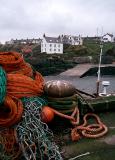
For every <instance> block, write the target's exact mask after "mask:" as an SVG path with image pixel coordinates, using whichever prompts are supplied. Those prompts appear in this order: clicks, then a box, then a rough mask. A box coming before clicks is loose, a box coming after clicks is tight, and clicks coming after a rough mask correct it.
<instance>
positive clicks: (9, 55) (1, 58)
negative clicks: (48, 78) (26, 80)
mask: <svg viewBox="0 0 115 160" xmlns="http://www.w3.org/2000/svg"><path fill="white" fill-rule="evenodd" d="M0 65H1V66H2V67H3V69H4V70H5V71H6V72H7V73H19V74H24V75H27V76H30V77H31V76H32V68H31V66H30V65H29V64H28V63H26V62H25V61H24V59H23V56H22V55H21V54H19V53H17V52H0Z"/></svg>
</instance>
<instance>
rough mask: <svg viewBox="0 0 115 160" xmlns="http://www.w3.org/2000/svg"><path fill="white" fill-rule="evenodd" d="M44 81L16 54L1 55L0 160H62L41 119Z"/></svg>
mask: <svg viewBox="0 0 115 160" xmlns="http://www.w3.org/2000/svg"><path fill="white" fill-rule="evenodd" d="M43 87H44V79H43V77H42V75H41V74H40V73H39V72H35V71H33V70H32V68H31V66H30V65H29V64H28V63H26V62H25V61H24V59H23V56H22V55H21V54H19V53H17V52H1V53H0V159H2V160H15V159H20V160H39V159H40V160H45V159H46V160H47V159H52V160H61V159H62V157H61V155H60V153H59V150H58V147H57V146H56V145H55V143H54V142H53V134H52V132H51V131H50V130H49V129H48V126H47V125H46V124H45V123H43V122H42V120H41V116H40V113H41V109H42V107H43V106H45V105H47V102H46V100H45V99H44V98H43V93H44V92H43Z"/></svg>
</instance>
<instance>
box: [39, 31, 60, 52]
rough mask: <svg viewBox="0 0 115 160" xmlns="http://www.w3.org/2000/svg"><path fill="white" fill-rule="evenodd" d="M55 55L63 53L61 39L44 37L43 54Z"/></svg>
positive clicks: (42, 43)
mask: <svg viewBox="0 0 115 160" xmlns="http://www.w3.org/2000/svg"><path fill="white" fill-rule="evenodd" d="M43 52H45V53H47V54H54V53H59V54H62V53H63V43H62V41H61V38H60V36H59V37H47V36H45V34H44V35H43V39H42V42H41V53H43Z"/></svg>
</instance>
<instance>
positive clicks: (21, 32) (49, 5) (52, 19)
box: [0, 0, 115, 43]
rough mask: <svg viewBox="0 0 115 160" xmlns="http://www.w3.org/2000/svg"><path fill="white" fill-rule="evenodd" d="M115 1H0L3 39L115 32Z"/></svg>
mask: <svg viewBox="0 0 115 160" xmlns="http://www.w3.org/2000/svg"><path fill="white" fill-rule="evenodd" d="M114 18H115V0H0V42H2V43H3V42H5V41H9V40H11V39H12V38H13V39H22V38H42V35H43V34H44V33H45V34H46V35H47V36H58V35H61V34H69V35H70V34H71V35H82V36H95V35H102V34H105V33H112V34H115V20H114Z"/></svg>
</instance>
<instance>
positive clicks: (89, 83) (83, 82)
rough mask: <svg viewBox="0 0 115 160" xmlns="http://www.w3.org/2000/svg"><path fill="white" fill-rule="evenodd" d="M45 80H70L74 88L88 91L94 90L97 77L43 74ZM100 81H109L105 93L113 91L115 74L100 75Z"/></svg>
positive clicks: (92, 91) (114, 90) (93, 91)
mask: <svg viewBox="0 0 115 160" xmlns="http://www.w3.org/2000/svg"><path fill="white" fill-rule="evenodd" d="M44 78H45V80H46V81H49V80H66V81H69V82H71V83H72V84H73V85H74V86H75V87H76V88H78V89H81V90H83V91H86V92H89V93H95V92H96V81H97V77H95V76H88V77H83V78H79V77H76V76H75V77H71V76H60V75H57V76H45V77H44ZM101 81H110V86H109V87H107V93H113V92H114V93H115V76H111V77H110V76H103V77H101ZM101 91H102V85H100V92H101Z"/></svg>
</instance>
